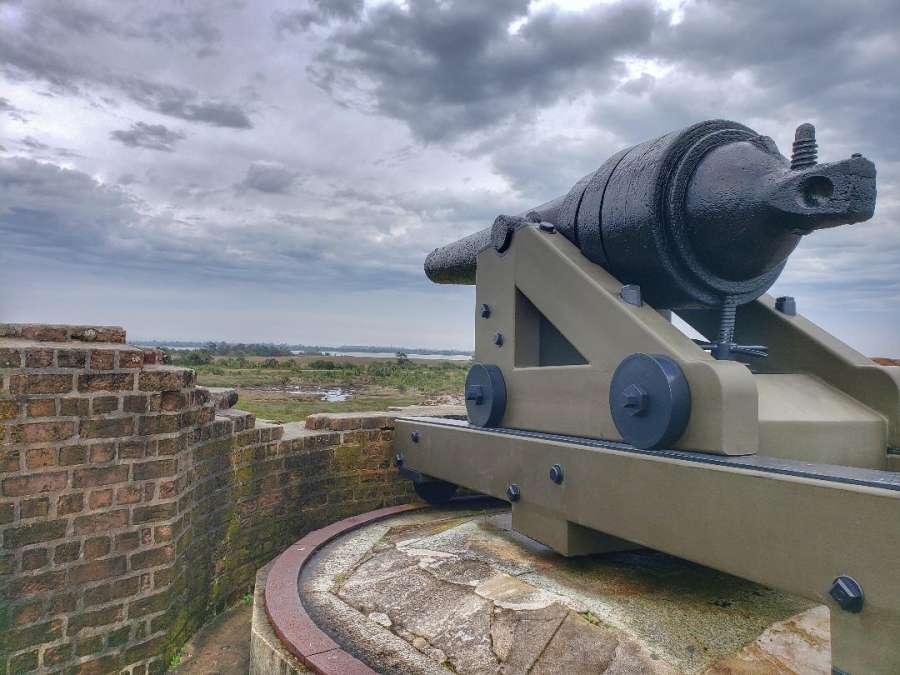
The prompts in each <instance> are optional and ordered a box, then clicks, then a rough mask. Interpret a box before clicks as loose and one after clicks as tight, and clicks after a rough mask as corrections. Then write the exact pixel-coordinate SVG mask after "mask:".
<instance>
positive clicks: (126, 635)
mask: <svg viewBox="0 0 900 675" xmlns="http://www.w3.org/2000/svg"><path fill="white" fill-rule="evenodd" d="M130 639H131V626H122V627H121V628H118V629H116V630H114V631H112V632H110V633H109V634H108V635H107V636H106V646H107V648H108V649H113V648H115V647H121V646H122V645H124V644H126V643H127V642H128V641H129V640H130Z"/></svg>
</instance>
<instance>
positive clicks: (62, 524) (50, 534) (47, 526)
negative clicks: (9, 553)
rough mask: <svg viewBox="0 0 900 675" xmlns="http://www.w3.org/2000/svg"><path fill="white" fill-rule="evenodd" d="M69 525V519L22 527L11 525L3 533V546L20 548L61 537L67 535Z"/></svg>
mask: <svg viewBox="0 0 900 675" xmlns="http://www.w3.org/2000/svg"><path fill="white" fill-rule="evenodd" d="M67 525H68V521H67V520H45V521H43V522H37V523H31V524H30V525H23V526H22V527H11V528H9V529H8V530H6V532H5V533H4V534H3V546H4V548H6V549H10V548H19V547H20V546H28V545H29V544H37V543H39V542H42V541H52V540H53V539H60V538H61V537H64V536H65V534H66V526H67Z"/></svg>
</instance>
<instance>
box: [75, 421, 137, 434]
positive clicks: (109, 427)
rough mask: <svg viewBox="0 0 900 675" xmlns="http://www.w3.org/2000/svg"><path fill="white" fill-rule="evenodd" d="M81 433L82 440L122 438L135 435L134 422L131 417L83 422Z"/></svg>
mask: <svg viewBox="0 0 900 675" xmlns="http://www.w3.org/2000/svg"><path fill="white" fill-rule="evenodd" d="M79 433H80V434H81V437H82V438H120V437H122V436H131V435H132V434H133V433H134V421H133V420H132V419H131V418H130V417H115V418H112V419H88V420H81V426H80V427H79Z"/></svg>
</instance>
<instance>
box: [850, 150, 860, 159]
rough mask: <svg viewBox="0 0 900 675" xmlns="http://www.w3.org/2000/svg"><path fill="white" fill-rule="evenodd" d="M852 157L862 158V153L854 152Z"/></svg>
mask: <svg viewBox="0 0 900 675" xmlns="http://www.w3.org/2000/svg"><path fill="white" fill-rule="evenodd" d="M850 156H851V157H852V158H853V159H856V158H857V157H862V153H861V152H854V153H853V154H852V155H850Z"/></svg>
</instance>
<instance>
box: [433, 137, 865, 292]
mask: <svg viewBox="0 0 900 675" xmlns="http://www.w3.org/2000/svg"><path fill="white" fill-rule="evenodd" d="M816 147H817V146H816V142H815V129H814V128H813V127H812V125H810V124H803V125H801V126H800V127H798V129H797V135H796V138H795V142H794V152H793V156H792V160H788V159H787V158H786V157H784V156H783V155H782V154H781V153H780V152H779V151H778V148H777V147H776V145H775V143H774V141H772V139H771V138H769V137H767V136H761V135H759V134H757V133H756V132H755V131H753V130H752V129H749V128H748V127H745V126H744V125H742V124H738V123H736V122H729V121H725V120H711V121H707V122H700V123H698V124H694V125H692V126H690V127H687V128H685V129H682V130H680V131H675V132H672V133H670V134H667V135H665V136H661V137H659V138H655V139H653V140H650V141H646V142H644V143H640V144H639V145H635V146H634V147H632V148H628V149H625V150H622V151H620V152H618V153H616V154H615V155H613V156H612V157H610V158H609V159H608V160H607V161H606V163H604V164H603V166H601V167H600V168H599V169H598V170H597V171H595V172H594V173H592V174H589V175H587V176H585V177H584V178H582V179H581V180H580V181H578V182H577V183H576V184H575V186H574V187H573V188H572V189H571V190H570V191H569V192H568V193H567V194H566V195H563V196H561V197H559V198H557V199H554V200H552V201H550V202H547V203H545V204H542V205H540V206H538V207H535V208H534V209H531V210H530V211H529V212H528V213H527V214H525V216H524V217H508V216H500V217H499V218H498V220H497V222H495V224H494V226H493V227H492V228H486V229H484V230H481V231H480V232H476V233H474V234H471V235H469V236H468V237H464V238H463V239H460V240H459V241H456V242H454V243H452V244H449V245H447V246H444V247H441V248H438V249H435V250H434V251H433V252H432V253H431V254H430V255H429V256H428V258H427V259H426V260H425V272H426V274H427V275H428V278H429V279H431V280H432V281H435V282H437V283H452V284H471V283H474V282H475V270H476V265H477V260H476V258H477V255H478V253H480V252H481V251H483V250H484V249H486V248H489V247H492V246H493V247H495V248H497V249H498V250H501V249H502V248H504V246H505V245H508V244H507V242H508V238H509V236H510V233H511V232H512V231H514V230H515V229H516V228H517V227H522V226H526V225H528V224H529V223H531V222H536V221H543V222H548V223H552V224H553V225H554V226H555V227H556V229H557V230H558V231H559V232H561V233H562V234H563V235H564V236H565V237H566V238H568V239H569V240H570V241H571V242H572V243H573V244H575V245H576V246H578V247H579V249H581V252H582V253H583V254H584V255H585V256H586V257H587V258H588V259H590V260H591V261H593V262H595V263H597V264H598V265H601V266H603V267H604V268H605V269H607V270H608V271H609V272H610V273H611V274H613V275H614V276H615V277H616V278H617V279H619V281H621V282H622V283H625V284H639V285H640V286H641V288H642V290H643V294H644V297H645V298H646V299H647V301H648V302H650V303H651V304H652V305H654V306H655V307H657V308H659V309H663V308H665V309H688V308H698V307H718V306H721V305H722V304H723V303H724V302H725V300H726V298H727V299H728V300H729V302H734V303H738V304H740V303H743V302H749V301H750V300H754V299H756V298H757V297H759V296H760V295H762V294H763V293H765V292H766V290H767V289H768V288H769V287H770V286H771V285H772V284H773V283H774V282H775V280H776V279H777V278H778V275H779V274H780V273H781V271H782V269H783V268H784V265H785V264H786V262H787V258H788V256H789V255H790V253H791V252H792V251H793V250H794V248H795V247H796V246H797V244H798V243H799V241H800V238H801V237H802V236H803V235H805V234H808V233H810V232H812V231H813V230H817V229H822V228H827V227H834V226H837V225H843V224H848V223H856V222H860V221H864V220H868V219H869V218H871V217H872V214H873V213H874V209H875V165H874V164H873V163H872V162H871V161H869V160H868V159H866V158H865V157H862V156H861V155H854V156H852V157H851V158H849V159H845V160H842V161H838V162H831V163H827V164H817V163H816V153H817V151H816Z"/></svg>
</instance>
